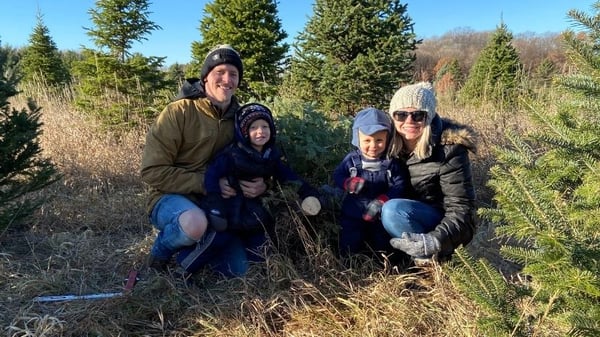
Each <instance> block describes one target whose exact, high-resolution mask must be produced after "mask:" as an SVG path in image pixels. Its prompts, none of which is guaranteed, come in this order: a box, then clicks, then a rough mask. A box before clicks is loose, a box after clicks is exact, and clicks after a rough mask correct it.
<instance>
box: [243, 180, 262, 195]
mask: <svg viewBox="0 0 600 337" xmlns="http://www.w3.org/2000/svg"><path fill="white" fill-rule="evenodd" d="M240 188H241V189H242V192H243V193H244V197H246V198H256V197H258V196H259V195H261V194H263V193H265V191H266V190H267V183H266V182H265V180H264V179H263V178H262V177H258V178H254V179H252V180H240Z"/></svg>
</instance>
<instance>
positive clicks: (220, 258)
mask: <svg viewBox="0 0 600 337" xmlns="http://www.w3.org/2000/svg"><path fill="white" fill-rule="evenodd" d="M194 208H199V207H198V206H197V205H196V204H195V203H193V202H192V201H191V200H189V199H187V198H186V197H184V196H183V195H180V194H165V195H163V196H162V197H161V198H160V199H159V200H158V202H157V203H156V205H155V206H154V209H153V210H152V214H151V215H150V222H152V224H153V225H154V227H156V228H157V229H158V230H159V233H158V236H157V238H156V240H155V241H154V245H153V246H152V250H151V253H152V255H154V256H155V257H156V258H157V259H161V260H168V259H170V258H171V256H173V254H175V253H176V252H179V254H178V256H177V261H178V262H179V263H181V262H183V261H184V259H185V258H186V257H187V256H188V255H189V254H190V253H191V252H194V251H195V252H196V253H197V254H196V255H195V256H194V258H193V259H191V261H190V259H188V261H187V262H188V263H190V264H189V265H186V266H184V267H185V268H186V270H187V271H189V272H194V271H196V270H198V269H199V268H201V267H203V266H210V267H212V268H213V269H214V270H216V271H218V272H221V273H223V274H224V275H226V276H242V275H244V274H245V273H246V271H247V270H248V264H249V262H250V261H260V260H261V259H262V257H261V256H260V254H256V253H255V252H256V251H258V250H259V249H260V247H261V246H262V245H264V244H265V243H266V236H265V234H264V233H258V234H255V235H252V236H248V237H241V236H240V235H237V234H233V233H228V232H222V233H216V232H214V231H212V230H210V228H209V229H208V230H207V231H206V233H204V235H203V236H202V238H200V240H198V242H196V241H195V240H193V239H192V238H190V237H189V236H187V235H186V234H185V233H184V232H183V230H182V229H181V225H180V223H179V216H180V215H181V213H183V212H185V211H187V210H190V209H194ZM198 248H200V249H201V252H200V250H197V249H198Z"/></svg>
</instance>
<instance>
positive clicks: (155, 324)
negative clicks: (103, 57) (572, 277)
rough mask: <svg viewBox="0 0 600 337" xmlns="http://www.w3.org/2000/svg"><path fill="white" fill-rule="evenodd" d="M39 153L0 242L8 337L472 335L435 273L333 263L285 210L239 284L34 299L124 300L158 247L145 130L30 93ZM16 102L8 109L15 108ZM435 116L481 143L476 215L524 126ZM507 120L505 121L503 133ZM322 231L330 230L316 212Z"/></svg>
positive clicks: (151, 285)
mask: <svg viewBox="0 0 600 337" xmlns="http://www.w3.org/2000/svg"><path fill="white" fill-rule="evenodd" d="M34 94H35V95H36V97H38V104H39V105H40V106H42V107H43V117H42V118H43V122H44V127H43V132H44V133H43V135H42V138H41V143H42V147H43V149H44V156H46V157H49V158H51V159H52V160H53V161H54V162H55V163H56V165H57V167H58V168H59V169H60V171H61V173H62V174H63V179H62V180H61V181H59V182H58V183H57V184H54V185H53V186H51V187H49V188H47V189H46V190H44V191H41V192H39V193H41V194H42V195H43V196H47V197H49V199H48V201H47V202H46V203H45V204H44V205H43V207H42V208H41V209H40V210H39V211H38V212H37V213H36V214H35V216H34V217H33V218H32V219H31V222H30V223H28V224H27V225H26V226H24V227H23V228H10V229H9V230H8V231H6V232H4V233H3V234H2V235H1V236H0V245H1V247H2V248H1V249H0V251H1V253H0V317H1V318H0V326H2V328H3V330H2V332H3V333H5V334H6V335H8V336H319V337H326V336H336V337H340V336H373V337H375V336H377V337H384V336H479V334H478V331H477V329H476V327H475V319H476V317H478V316H479V315H481V314H482V313H480V312H479V311H478V309H477V308H476V307H475V306H474V305H473V304H472V303H471V302H470V301H469V300H467V299H466V298H465V297H464V296H463V295H461V294H460V293H459V292H458V291H457V290H456V289H455V288H454V287H453V285H452V284H451V283H450V281H449V280H448V278H447V277H446V275H445V273H444V267H440V266H437V267H435V268H430V269H428V270H398V269H397V268H392V267H390V266H389V265H386V266H384V267H381V266H379V265H376V264H374V263H373V262H372V261H370V260H368V259H363V258H361V257H357V258H356V260H355V261H353V268H347V267H344V266H342V265H341V264H340V262H339V261H338V259H337V258H336V257H335V256H334V254H333V253H332V251H331V250H330V249H329V247H328V244H327V240H326V238H324V237H322V236H321V235H310V234H308V233H307V232H306V231H305V230H304V228H305V226H304V225H303V224H308V223H310V222H311V221H317V220H315V219H307V218H305V217H303V216H301V215H299V214H298V213H297V212H296V211H295V207H294V201H287V207H284V209H283V210H282V214H281V216H280V217H279V218H278V220H277V226H278V233H279V235H280V238H279V239H280V242H281V243H282V244H281V245H280V247H279V249H278V250H276V251H275V254H273V255H271V256H269V257H268V258H267V262H266V263H265V264H260V265H256V266H253V267H252V268H251V270H250V273H249V275H248V276H247V277H245V278H242V279H223V278H221V277H218V276H214V275H211V274H210V273H208V272H206V273H202V272H201V273H199V274H198V275H195V276H194V277H193V282H185V281H184V280H183V279H182V278H181V277H180V276H177V275H158V274H154V273H150V274H148V273H146V274H145V275H140V276H141V279H140V280H139V281H138V282H137V284H136V285H135V288H134V290H133V292H132V293H131V294H129V295H126V296H121V297H116V298H111V299H97V300H73V301H60V302H43V303H38V302H36V301H34V299H35V298H36V297H37V296H47V295H65V294H74V295H83V294H94V293H106V292H119V291H121V290H122V288H123V285H124V279H125V278H126V277H127V275H128V272H129V271H130V270H136V269H140V267H141V264H142V261H143V259H144V257H145V255H146V253H147V252H148V250H149V248H150V245H151V243H152V241H153V238H154V235H155V233H154V231H153V228H152V226H151V225H150V224H149V222H148V221H147V217H146V214H145V212H144V202H145V193H146V191H145V188H144V186H143V185H142V183H141V181H140V179H139V176H138V170H139V163H140V161H141V153H142V147H143V144H144V136H145V130H143V129H140V130H134V131H132V132H130V133H128V134H125V135H120V136H118V137H117V136H116V135H114V134H110V133H106V132H103V131H101V128H100V125H98V124H97V123H96V122H94V121H93V120H89V119H86V118H85V117H83V116H82V115H81V114H79V113H77V112H76V111H74V110H73V108H71V105H70V102H71V99H72V97H71V93H70V92H68V91H64V92H59V93H47V92H43V91H42V92H37V93H34ZM24 99H25V98H24V97H17V99H16V100H15V101H14V102H13V106H15V107H16V108H20V106H23V105H22V104H23V103H24ZM440 113H441V114H442V115H443V116H449V117H452V118H454V119H456V120H458V121H461V122H466V123H469V124H471V125H472V126H474V127H475V129H477V130H478V132H479V133H480V135H481V139H480V152H479V154H478V155H477V156H475V157H473V161H474V168H475V174H476V175H475V180H476V183H477V186H478V191H477V192H478V195H479V198H480V204H481V205H482V206H490V204H491V201H490V200H491V192H490V191H488V190H487V189H486V187H485V182H486V180H487V172H488V170H489V168H490V167H491V165H492V164H493V159H492V158H493V157H492V155H491V153H490V148H491V146H492V145H493V144H495V145H498V144H500V143H501V141H502V136H501V135H502V133H503V130H504V128H507V127H511V128H522V127H523V125H522V124H519V121H515V120H514V119H510V120H505V119H504V118H501V117H500V116H497V113H496V112H493V110H491V109H490V111H487V112H486V111H464V110H461V109H458V108H456V107H452V106H444V104H443V101H442V102H440ZM507 123H511V124H510V125H507ZM319 217H320V218H319V220H318V221H319V223H329V224H330V225H331V226H335V214H333V213H331V212H325V213H324V214H323V215H320V216H319ZM492 236H493V229H492V228H489V226H487V225H486V224H482V226H481V228H480V230H479V232H478V233H477V235H476V237H475V239H474V240H473V242H472V243H471V244H470V245H469V250H470V251H471V252H472V253H473V254H474V255H475V256H479V257H487V258H488V259H491V260H492V261H495V262H496V263H497V265H498V267H499V268H507V269H508V268H510V267H511V266H510V265H508V264H504V263H503V262H502V261H501V260H500V259H499V258H498V252H497V248H496V243H495V242H494V241H493V240H491V238H492Z"/></svg>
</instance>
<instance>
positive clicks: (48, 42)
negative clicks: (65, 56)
mask: <svg viewBox="0 0 600 337" xmlns="http://www.w3.org/2000/svg"><path fill="white" fill-rule="evenodd" d="M21 68H22V71H23V81H32V80H34V79H41V80H43V81H44V82H45V83H46V84H48V85H51V86H54V85H61V84H66V83H68V82H69V81H70V78H71V75H70V74H69V71H68V70H67V68H66V66H65V65H64V63H63V62H62V59H61V57H60V53H59V52H58V48H57V47H56V44H55V43H54V41H52V38H51V37H50V33H49V30H48V27H46V26H45V25H44V22H43V20H42V15H41V14H38V16H37V23H36V26H35V27H34V29H33V33H32V34H31V35H30V37H29V46H27V47H26V48H25V50H24V52H23V57H22V59H21Z"/></svg>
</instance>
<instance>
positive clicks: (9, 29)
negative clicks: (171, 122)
mask: <svg viewBox="0 0 600 337" xmlns="http://www.w3.org/2000/svg"><path fill="white" fill-rule="evenodd" d="M151 2H152V4H151V5H150V11H151V12H153V13H152V14H151V15H150V19H151V20H152V21H154V22H155V23H157V24H158V25H160V26H161V27H162V30H158V31H154V32H153V33H152V35H151V36H148V40H147V41H144V42H143V43H141V44H136V45H135V46H134V48H133V49H134V51H138V52H141V53H142V54H144V55H146V56H166V57H167V60H166V65H169V64H172V63H175V62H179V63H187V62H189V61H190V58H191V56H190V55H191V52H190V48H191V47H190V46H191V43H192V41H198V40H200V32H199V30H198V27H199V25H200V20H201V19H202V17H203V16H204V7H205V5H206V3H207V2H209V1H207V0H196V1H193V0H153V1H152V0H151ZM593 2H594V1H593V0H589V1H573V0H498V1H482V0H454V1H446V0H414V1H405V2H404V3H408V15H409V16H410V17H411V18H412V19H413V22H414V23H415V33H416V34H417V35H418V36H419V37H422V38H428V37H432V36H441V35H443V34H444V33H446V32H448V31H451V30H455V29H458V28H461V29H462V28H468V29H473V30H475V31H489V30H494V29H495V28H496V26H497V25H498V24H499V23H500V21H501V20H503V21H504V23H506V24H507V26H508V29H509V30H510V31H511V32H512V33H513V34H520V33H525V32H533V33H539V34H542V33H546V32H561V31H564V30H565V29H567V28H575V29H577V27H573V25H572V22H570V21H569V20H568V19H567V12H568V11H569V10H570V9H578V10H583V11H585V12H586V13H590V14H591V13H592V4H593ZM94 3H95V1H94V0H0V42H1V43H2V45H10V46H12V47H21V46H24V45H27V43H28V40H29V36H30V35H31V33H32V31H33V28H34V27H35V24H36V14H37V13H38V10H39V12H40V13H41V14H42V15H43V21H44V24H45V25H46V26H47V27H48V29H49V31H50V35H51V37H52V39H53V41H54V42H55V43H56V45H57V47H58V48H59V49H72V50H78V49H79V48H80V47H81V46H85V47H89V48H95V47H94V45H93V43H92V41H91V40H90V39H89V37H88V36H87V35H86V32H85V30H84V29H83V28H82V27H88V28H89V27H92V24H91V21H90V15H89V14H88V13H87V11H88V10H89V9H90V8H93V7H94ZM278 3H279V4H278V10H279V18H280V19H281V23H282V26H283V29H284V30H285V31H286V32H287V33H288V35H289V38H288V41H287V42H292V41H293V39H294V38H295V36H296V35H297V34H298V32H300V31H302V30H303V28H304V25H305V23H306V22H307V21H308V18H309V16H310V15H311V14H312V5H313V3H314V1H312V0H279V1H278Z"/></svg>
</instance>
